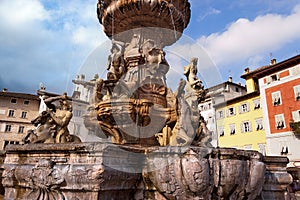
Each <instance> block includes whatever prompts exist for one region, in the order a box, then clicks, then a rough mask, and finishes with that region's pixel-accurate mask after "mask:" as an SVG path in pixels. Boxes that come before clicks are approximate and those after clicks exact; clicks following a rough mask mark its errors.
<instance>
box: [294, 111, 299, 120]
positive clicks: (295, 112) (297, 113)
mask: <svg viewBox="0 0 300 200" xmlns="http://www.w3.org/2000/svg"><path fill="white" fill-rule="evenodd" d="M292 115H293V120H294V121H295V122H297V121H299V112H298V111H293V112H292Z"/></svg>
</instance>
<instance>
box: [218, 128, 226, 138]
mask: <svg viewBox="0 0 300 200" xmlns="http://www.w3.org/2000/svg"><path fill="white" fill-rule="evenodd" d="M219 135H220V137H222V136H224V135H225V133H224V127H223V126H222V127H220V128H219Z"/></svg>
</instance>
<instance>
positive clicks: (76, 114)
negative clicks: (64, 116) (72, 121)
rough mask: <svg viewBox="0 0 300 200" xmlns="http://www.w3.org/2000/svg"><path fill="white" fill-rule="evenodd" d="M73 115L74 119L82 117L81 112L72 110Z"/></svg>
mask: <svg viewBox="0 0 300 200" xmlns="http://www.w3.org/2000/svg"><path fill="white" fill-rule="evenodd" d="M73 113H74V117H81V115H82V111H81V110H74V111H73Z"/></svg>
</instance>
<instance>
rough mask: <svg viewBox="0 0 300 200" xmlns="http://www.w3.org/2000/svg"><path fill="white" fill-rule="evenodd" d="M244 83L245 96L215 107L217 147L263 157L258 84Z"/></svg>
mask: <svg viewBox="0 0 300 200" xmlns="http://www.w3.org/2000/svg"><path fill="white" fill-rule="evenodd" d="M247 70H248V69H247ZM248 71H249V70H248ZM242 78H243V77H242ZM245 79H246V89H247V93H246V94H243V95H241V96H238V97H236V98H233V99H230V100H228V101H225V102H221V103H219V104H216V105H215V109H216V121H217V132H218V142H219V146H220V147H232V148H238V149H245V150H257V151H259V152H261V153H262V154H264V155H266V153H267V145H266V135H265V125H264V120H263V111H262V107H261V98H260V93H259V89H258V83H257V81H255V79H253V78H252V77H247V78H245Z"/></svg>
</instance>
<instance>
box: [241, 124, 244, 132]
mask: <svg viewBox="0 0 300 200" xmlns="http://www.w3.org/2000/svg"><path fill="white" fill-rule="evenodd" d="M241 133H244V123H243V122H242V123H241Z"/></svg>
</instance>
